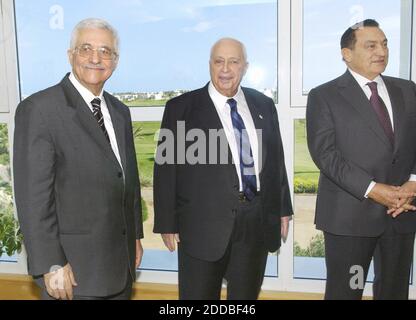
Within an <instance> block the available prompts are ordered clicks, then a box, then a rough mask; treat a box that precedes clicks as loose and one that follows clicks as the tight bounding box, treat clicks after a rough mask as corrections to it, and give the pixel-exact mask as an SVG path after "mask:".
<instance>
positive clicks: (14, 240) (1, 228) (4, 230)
mask: <svg viewBox="0 0 416 320" xmlns="http://www.w3.org/2000/svg"><path fill="white" fill-rule="evenodd" d="M22 242H23V236H22V234H21V232H20V228H19V223H18V222H17V220H16V219H15V217H14V216H13V214H12V213H11V212H3V213H0V256H1V255H3V254H7V255H8V256H12V255H13V254H15V253H20V252H21V251H22Z"/></svg>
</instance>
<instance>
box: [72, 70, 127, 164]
mask: <svg viewBox="0 0 416 320" xmlns="http://www.w3.org/2000/svg"><path fill="white" fill-rule="evenodd" d="M69 80H70V81H71V83H72V84H73V85H74V87H75V89H77V91H78V92H79V94H80V95H81V97H82V99H84V101H85V103H86V104H87V106H88V107H89V108H90V110H91V112H92V113H94V111H93V110H94V109H93V107H92V104H91V101H92V100H94V99H95V98H98V99H100V100H101V112H102V114H103V118H104V126H105V129H106V130H107V133H108V137H109V138H110V144H111V149H113V152H114V155H115V156H116V158H117V160H118V162H119V164H120V167H121V169H123V165H122V164H121V158H120V152H119V150H118V145H117V139H116V134H115V132H114V127H113V122H112V121H111V116H110V112H109V111H108V107H107V103H106V102H105V99H104V95H103V92H104V90H101V93H100V95H99V96H98V97H96V96H95V95H94V94H93V93H92V92H91V91H90V90H88V89H87V88H85V87H84V86H83V85H82V84H81V83H80V82H79V81H78V80H77V78H75V76H74V74H73V73H72V72H71V74H70V75H69Z"/></svg>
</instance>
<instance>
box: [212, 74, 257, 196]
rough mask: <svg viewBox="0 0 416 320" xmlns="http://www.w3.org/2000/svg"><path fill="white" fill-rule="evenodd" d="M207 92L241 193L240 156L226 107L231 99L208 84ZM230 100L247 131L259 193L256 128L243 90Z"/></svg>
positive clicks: (228, 110) (229, 112)
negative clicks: (232, 101)
mask: <svg viewBox="0 0 416 320" xmlns="http://www.w3.org/2000/svg"><path fill="white" fill-rule="evenodd" d="M208 92H209V95H210V97H211V99H212V102H213V103H214V106H215V109H216V110H217V113H218V116H219V118H220V120H221V123H222V126H223V128H224V132H225V136H226V137H227V141H228V145H229V146H230V150H231V154H232V157H233V161H234V165H235V169H236V171H237V175H238V180H239V182H240V191H243V184H242V179H241V170H240V156H239V150H238V146H237V141H236V138H235V134H234V127H233V122H232V120H231V107H230V106H229V105H228V103H227V100H228V99H231V98H230V97H225V96H223V95H222V94H221V93H219V92H218V90H217V89H216V88H215V86H214V85H213V84H212V82H210V84H209V86H208ZM232 99H234V100H236V101H237V111H238V113H239V114H240V116H241V118H242V119H243V121H244V125H245V127H246V130H247V134H248V138H249V140H250V146H251V150H252V152H253V160H254V169H255V173H256V179H257V191H260V179H259V160H258V159H259V149H258V146H259V142H258V136H257V132H256V127H255V125H254V121H253V118H252V116H251V113H250V109H249V108H248V105H247V101H246V98H245V96H244V93H243V90H242V89H241V87H239V88H238V92H237V94H236V95H235V96H234V97H232Z"/></svg>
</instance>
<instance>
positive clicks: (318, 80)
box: [292, 0, 412, 106]
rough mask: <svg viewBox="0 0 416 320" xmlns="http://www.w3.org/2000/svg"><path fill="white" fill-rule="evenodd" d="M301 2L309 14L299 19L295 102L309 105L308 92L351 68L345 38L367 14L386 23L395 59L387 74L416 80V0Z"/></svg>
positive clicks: (297, 22)
mask: <svg viewBox="0 0 416 320" xmlns="http://www.w3.org/2000/svg"><path fill="white" fill-rule="evenodd" d="M296 3H297V4H295V5H294V6H295V7H297V5H299V6H303V8H299V9H301V10H302V11H303V15H299V17H301V16H303V21H296V28H302V29H300V30H299V38H298V37H297V38H296V39H295V41H294V45H293V47H292V48H293V59H294V61H295V67H294V69H293V70H292V71H293V73H292V85H293V86H294V92H293V94H292V100H293V101H294V103H295V106H304V105H305V104H306V95H307V93H308V92H309V91H310V90H311V89H312V88H314V87H316V86H318V85H319V84H322V83H325V82H327V81H329V80H332V79H334V78H336V77H337V76H339V75H341V74H342V73H343V72H345V70H346V65H345V63H344V62H343V61H342V57H341V49H340V39H341V36H342V34H343V33H344V31H345V30H346V29H347V27H348V26H350V25H353V24H354V23H356V22H358V21H362V20H364V19H367V18H372V19H376V20H377V21H378V22H379V23H380V26H381V28H382V29H383V30H384V32H385V34H386V36H387V39H388V41H389V48H390V58H389V65H388V67H387V69H386V72H385V74H388V75H391V76H395V77H401V78H405V79H410V61H411V59H410V56H411V43H412V41H411V40H412V23H411V21H412V1H411V0H382V1H380V0H346V1H331V0H327V1H322V0H306V1H296ZM302 39H303V40H302ZM298 41H299V42H300V43H299V42H298ZM298 48H303V50H299V49H298Z"/></svg>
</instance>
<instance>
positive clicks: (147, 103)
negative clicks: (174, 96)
mask: <svg viewBox="0 0 416 320" xmlns="http://www.w3.org/2000/svg"><path fill="white" fill-rule="evenodd" d="M167 101H168V99H163V100H153V99H136V100H133V101H128V102H127V101H124V104H125V105H127V106H129V107H164V106H165V104H166V102H167Z"/></svg>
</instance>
